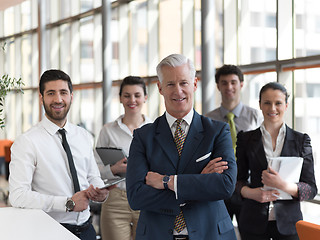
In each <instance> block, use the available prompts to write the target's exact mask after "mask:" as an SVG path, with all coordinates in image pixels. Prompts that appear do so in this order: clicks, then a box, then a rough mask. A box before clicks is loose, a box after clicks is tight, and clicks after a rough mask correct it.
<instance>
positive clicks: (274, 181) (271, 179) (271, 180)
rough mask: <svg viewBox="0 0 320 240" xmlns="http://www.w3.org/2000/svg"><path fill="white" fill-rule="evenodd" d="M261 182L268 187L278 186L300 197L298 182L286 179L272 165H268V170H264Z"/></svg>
mask: <svg viewBox="0 0 320 240" xmlns="http://www.w3.org/2000/svg"><path fill="white" fill-rule="evenodd" d="M261 182H262V183H263V184H264V185H266V186H268V187H273V188H278V189H280V190H282V191H284V192H286V193H288V194H290V195H291V196H293V197H296V198H297V197H298V186H297V184H295V183H288V182H286V181H284V180H283V179H282V178H281V177H280V175H279V174H278V172H276V171H275V170H273V169H272V168H271V167H268V169H267V170H264V171H263V172H262V175H261Z"/></svg>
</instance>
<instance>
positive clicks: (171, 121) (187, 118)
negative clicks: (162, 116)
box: [166, 108, 194, 128]
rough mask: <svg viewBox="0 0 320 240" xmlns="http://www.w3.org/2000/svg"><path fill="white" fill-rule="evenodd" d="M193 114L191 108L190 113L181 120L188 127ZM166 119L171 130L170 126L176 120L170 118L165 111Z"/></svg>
mask: <svg viewBox="0 0 320 240" xmlns="http://www.w3.org/2000/svg"><path fill="white" fill-rule="evenodd" d="M193 114H194V111H193V108H192V109H191V111H190V112H189V113H188V114H187V115H185V116H184V117H183V118H182V119H183V120H184V121H185V122H186V123H187V124H188V125H189V126H190V125H191V122H192V118H193ZM166 118H167V121H168V124H169V126H170V128H172V125H173V124H174V123H175V121H176V120H177V118H175V117H173V116H171V115H170V114H169V113H168V112H167V111H166Z"/></svg>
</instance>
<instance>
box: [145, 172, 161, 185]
mask: <svg viewBox="0 0 320 240" xmlns="http://www.w3.org/2000/svg"><path fill="white" fill-rule="evenodd" d="M163 177H164V175H161V174H159V173H156V172H148V173H147V176H146V184H147V185H149V186H151V187H153V188H156V189H164V186H163V182H162V179H163Z"/></svg>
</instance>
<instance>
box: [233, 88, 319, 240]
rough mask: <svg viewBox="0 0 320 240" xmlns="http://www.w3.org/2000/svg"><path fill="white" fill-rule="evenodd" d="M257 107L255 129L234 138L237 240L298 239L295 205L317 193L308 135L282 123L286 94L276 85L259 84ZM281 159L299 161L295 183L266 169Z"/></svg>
mask: <svg viewBox="0 0 320 240" xmlns="http://www.w3.org/2000/svg"><path fill="white" fill-rule="evenodd" d="M259 105H260V109H261V110H262V113H263V117H264V122H263V123H262V124H261V126H260V128H257V129H256V130H253V131H249V132H240V133H239V134H238V137H237V139H238V141H237V149H236V154H237V164H238V181H237V191H239V192H240V193H241V195H242V197H243V198H244V202H243V205H242V208H241V213H240V218H239V220H240V221H239V228H240V230H241V231H240V232H241V238H242V239H245V240H269V239H271V238H272V239H276V240H284V239H286V240H298V239H299V237H298V235H297V231H296V228H295V224H296V222H297V221H299V220H301V219H302V213H301V210H300V201H303V200H310V199H313V198H314V196H315V195H316V194H317V187H316V183H315V177H314V162H313V156H312V148H311V144H310V137H309V136H308V135H307V134H303V133H300V132H297V131H294V130H293V129H291V128H289V127H288V126H287V125H286V124H285V122H284V114H285V111H286V110H287V107H288V94H287V90H286V89H285V88H284V86H282V85H281V84H279V83H276V82H271V83H268V84H266V85H264V86H263V87H262V89H261V90H260V94H259ZM280 156H281V157H300V158H302V159H303V162H302V168H301V174H300V177H299V176H297V179H299V180H298V181H297V183H293V182H287V181H285V180H284V179H283V178H282V177H280V174H278V172H276V171H275V170H274V169H272V168H271V167H270V166H268V160H270V158H275V157H280ZM283 159H285V158H283ZM287 159H288V158H287ZM269 164H270V162H269ZM299 173H300V169H299ZM264 186H269V187H272V188H276V189H279V190H281V191H283V192H285V193H287V194H288V196H289V197H288V198H287V199H286V200H281V199H280V198H279V191H278V190H276V189H273V190H268V189H267V188H265V187H264ZM289 199H290V200H289Z"/></svg>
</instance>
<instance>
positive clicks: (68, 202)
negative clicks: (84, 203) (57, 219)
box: [66, 199, 76, 211]
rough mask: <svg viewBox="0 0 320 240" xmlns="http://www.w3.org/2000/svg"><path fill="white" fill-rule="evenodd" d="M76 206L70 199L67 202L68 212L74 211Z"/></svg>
mask: <svg viewBox="0 0 320 240" xmlns="http://www.w3.org/2000/svg"><path fill="white" fill-rule="evenodd" d="M75 205H76V204H75V203H74V201H73V200H72V199H68V201H67V202H66V208H67V210H68V211H72V210H73V209H74V206H75Z"/></svg>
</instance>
